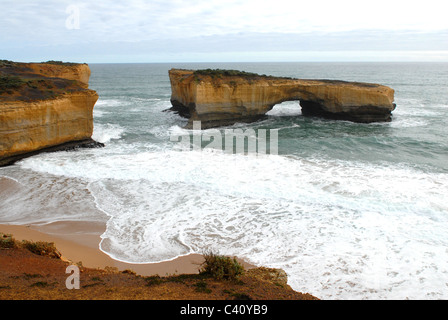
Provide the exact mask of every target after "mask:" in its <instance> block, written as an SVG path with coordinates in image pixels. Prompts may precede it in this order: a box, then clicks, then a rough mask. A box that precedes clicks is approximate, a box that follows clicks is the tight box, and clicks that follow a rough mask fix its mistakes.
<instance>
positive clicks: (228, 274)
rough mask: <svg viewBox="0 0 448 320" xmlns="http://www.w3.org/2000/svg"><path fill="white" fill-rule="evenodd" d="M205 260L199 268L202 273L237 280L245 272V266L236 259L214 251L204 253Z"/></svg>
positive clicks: (219, 278) (217, 277)
mask: <svg viewBox="0 0 448 320" xmlns="http://www.w3.org/2000/svg"><path fill="white" fill-rule="evenodd" d="M203 256H204V262H203V263H202V264H201V268H200V270H199V273H200V274H204V275H209V276H212V277H214V278H216V279H218V280H222V279H226V280H237V279H238V278H239V277H240V276H241V275H242V274H243V273H244V267H243V266H242V265H241V264H240V263H239V262H238V261H237V260H236V258H230V257H226V256H222V255H217V254H215V253H212V252H207V253H204V254H203Z"/></svg>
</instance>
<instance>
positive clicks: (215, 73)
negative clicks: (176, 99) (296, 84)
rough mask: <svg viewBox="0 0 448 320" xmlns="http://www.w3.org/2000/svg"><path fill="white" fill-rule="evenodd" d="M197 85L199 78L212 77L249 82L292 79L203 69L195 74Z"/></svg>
mask: <svg viewBox="0 0 448 320" xmlns="http://www.w3.org/2000/svg"><path fill="white" fill-rule="evenodd" d="M193 75H194V78H195V81H196V83H198V82H199V81H200V80H201V79H200V78H199V76H210V77H211V78H212V79H222V78H223V77H241V78H244V79H247V80H257V79H292V78H289V77H274V76H267V75H265V74H258V73H253V72H247V71H240V70H227V69H202V70H196V71H194V72H193ZM231 85H232V86H235V85H236V82H235V81H233V80H232V81H231Z"/></svg>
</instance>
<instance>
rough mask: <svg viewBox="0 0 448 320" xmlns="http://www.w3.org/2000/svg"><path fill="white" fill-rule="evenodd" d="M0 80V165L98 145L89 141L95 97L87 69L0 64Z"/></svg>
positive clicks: (67, 65) (73, 66) (83, 66)
mask: <svg viewBox="0 0 448 320" xmlns="http://www.w3.org/2000/svg"><path fill="white" fill-rule="evenodd" d="M0 77H1V78H0V79H1V82H0V166H1V165H8V164H11V163H14V162H15V161H17V160H19V159H21V158H24V157H26V156H29V155H32V154H35V153H38V152H41V151H52V150H63V149H67V148H74V147H94V146H99V145H101V144H98V143H95V142H94V141H93V140H92V139H91V136H92V133H93V107H94V105H95V103H96V101H97V100H98V94H97V93H96V92H95V91H94V90H90V89H88V81H89V77H90V68H89V67H88V65H86V64H72V63H56V62H51V63H16V62H11V61H0Z"/></svg>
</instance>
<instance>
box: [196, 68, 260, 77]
mask: <svg viewBox="0 0 448 320" xmlns="http://www.w3.org/2000/svg"><path fill="white" fill-rule="evenodd" d="M194 74H195V75H203V76H211V77H217V78H221V77H222V76H226V77H229V76H236V77H244V78H256V77H266V75H259V74H257V73H252V72H246V71H239V70H225V69H204V70H196V71H195V72H194Z"/></svg>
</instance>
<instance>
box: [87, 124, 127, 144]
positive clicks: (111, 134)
mask: <svg viewBox="0 0 448 320" xmlns="http://www.w3.org/2000/svg"><path fill="white" fill-rule="evenodd" d="M124 132H125V129H124V128H123V127H121V126H119V125H118V124H110V123H106V124H101V123H95V124H94V129H93V135H92V139H93V140H95V141H98V142H102V143H106V142H109V141H111V140H113V139H120V138H121V136H122V134H123V133H124Z"/></svg>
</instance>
